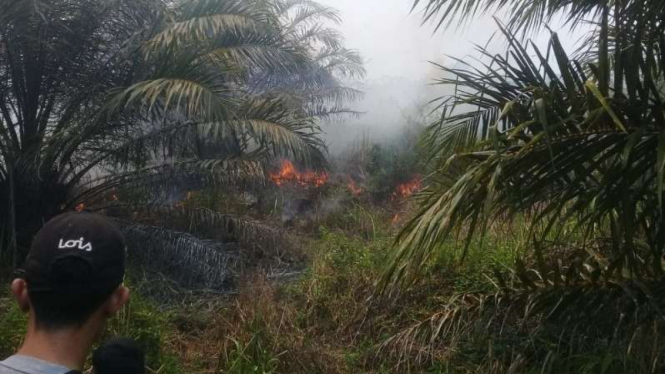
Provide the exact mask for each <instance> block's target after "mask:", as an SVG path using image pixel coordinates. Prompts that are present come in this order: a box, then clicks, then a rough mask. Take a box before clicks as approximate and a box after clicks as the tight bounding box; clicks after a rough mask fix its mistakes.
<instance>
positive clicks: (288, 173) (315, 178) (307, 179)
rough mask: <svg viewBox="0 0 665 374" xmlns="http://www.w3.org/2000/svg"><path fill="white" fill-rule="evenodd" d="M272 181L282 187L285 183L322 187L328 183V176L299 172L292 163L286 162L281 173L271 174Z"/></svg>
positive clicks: (280, 170)
mask: <svg viewBox="0 0 665 374" xmlns="http://www.w3.org/2000/svg"><path fill="white" fill-rule="evenodd" d="M269 177H270V180H272V181H273V182H274V183H275V184H276V185H278V186H281V185H283V184H285V183H289V182H292V183H296V184H299V185H301V186H303V187H304V186H314V187H321V186H323V185H324V184H326V182H328V174H326V173H317V172H314V171H305V172H302V173H301V172H299V171H298V170H297V169H296V167H295V166H293V164H292V163H291V161H288V160H284V161H282V165H281V167H280V169H279V172H277V173H274V174H270V176H269Z"/></svg>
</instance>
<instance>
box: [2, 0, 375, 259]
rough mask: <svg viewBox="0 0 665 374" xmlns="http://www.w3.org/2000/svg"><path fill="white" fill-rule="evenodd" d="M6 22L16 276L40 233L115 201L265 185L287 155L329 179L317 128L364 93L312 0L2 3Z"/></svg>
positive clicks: (8, 220) (7, 205)
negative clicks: (80, 208) (128, 192)
mask: <svg viewBox="0 0 665 374" xmlns="http://www.w3.org/2000/svg"><path fill="white" fill-rule="evenodd" d="M0 14H1V15H2V22H1V23H2V31H0V43H1V45H2V48H1V49H0V51H1V52H0V61H1V62H0V64H1V65H0V66H1V67H0V76H1V77H2V78H1V79H0V81H1V82H2V83H0V84H1V85H2V86H0V89H1V90H2V92H3V96H2V99H1V100H2V102H1V103H0V106H1V107H2V116H1V117H2V120H1V122H0V124H1V126H0V131H1V132H2V140H1V141H0V149H1V150H2V153H1V156H0V190H2V196H3V199H2V202H1V203H0V212H1V213H0V215H1V216H2V217H3V218H2V222H3V225H2V234H1V235H0V238H1V241H2V243H3V246H2V248H3V251H2V255H3V257H5V258H7V259H8V258H9V257H11V258H13V260H14V261H15V263H16V262H20V259H21V257H22V254H21V253H23V252H24V251H25V249H26V245H27V243H28V242H29V240H30V237H31V236H32V235H33V234H34V232H35V230H36V229H37V228H38V227H39V226H40V225H41V223H42V222H43V221H45V220H47V219H48V218H50V217H52V216H53V215H55V214H57V213H58V212H60V211H63V210H68V209H71V208H73V207H74V206H77V205H79V204H84V205H85V206H87V207H91V206H97V207H99V206H100V205H104V204H103V203H104V202H105V201H107V202H108V200H109V197H110V196H111V195H112V194H116V193H117V192H112V191H118V189H144V190H145V189H165V188H168V186H169V185H170V184H171V183H172V182H174V181H177V180H178V179H179V178H190V179H191V178H193V176H195V175H198V179H201V178H204V179H205V180H208V181H211V180H214V181H222V182H225V183H228V182H230V181H231V180H236V181H237V180H240V179H245V178H262V177H263V166H265V165H266V162H269V161H270V160H272V159H273V158H275V157H278V156H284V157H287V156H288V157H292V158H294V159H297V160H300V161H302V162H303V163H308V164H312V165H322V163H323V157H322V155H323V152H324V151H325V149H324V145H323V143H322V142H321V141H320V140H319V139H318V138H317V132H318V130H317V129H318V127H317V126H318V125H317V120H318V119H319V118H322V117H329V116H335V115H343V114H345V113H348V112H350V110H349V109H347V108H346V102H347V101H348V100H349V99H353V98H355V97H357V96H358V95H359V92H358V91H355V90H353V89H350V88H346V87H344V86H343V84H342V83H341V81H340V79H342V78H345V77H360V76H362V75H363V70H362V67H361V66H360V59H359V57H358V56H357V54H355V53H354V52H352V51H348V50H346V49H344V48H343V46H342V45H341V43H340V37H339V35H338V34H336V32H334V30H332V29H328V28H325V27H321V26H320V25H319V23H318V22H319V21H320V20H329V21H333V22H335V21H338V19H337V15H336V14H335V12H334V11H332V10H330V9H328V8H325V7H323V6H320V5H318V4H316V3H313V2H282V1H274V2H267V3H266V2H261V1H249V2H248V1H209V0H208V1H206V0H202V1H183V2H170V3H164V2H161V1H154V0H146V1H143V0H141V1H111V2H108V1H99V2H95V1H81V2H66V1H45V2H43V1H13V0H7V1H3V2H2V3H0ZM153 193H154V191H153ZM134 203H136V202H134ZM7 248H8V249H7Z"/></svg>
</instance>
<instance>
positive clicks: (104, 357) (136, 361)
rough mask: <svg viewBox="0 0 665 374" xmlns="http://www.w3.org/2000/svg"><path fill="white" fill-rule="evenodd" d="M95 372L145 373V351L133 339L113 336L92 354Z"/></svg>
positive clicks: (114, 373)
mask: <svg viewBox="0 0 665 374" xmlns="http://www.w3.org/2000/svg"><path fill="white" fill-rule="evenodd" d="M92 367H93V369H94V372H95V374H119V373H122V374H145V353H144V352H143V349H141V347H140V346H139V345H138V344H136V342H134V341H133V340H132V339H128V338H112V339H109V340H107V341H106V342H104V343H103V344H102V345H101V346H100V347H99V348H97V350H95V352H94V353H93V355H92Z"/></svg>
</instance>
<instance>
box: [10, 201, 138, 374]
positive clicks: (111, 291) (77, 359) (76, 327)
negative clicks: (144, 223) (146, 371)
mask: <svg viewBox="0 0 665 374" xmlns="http://www.w3.org/2000/svg"><path fill="white" fill-rule="evenodd" d="M124 273H125V243H124V239H123V237H122V234H121V233H120V230H119V229H118V228H117V227H116V226H115V225H114V224H113V223H111V222H109V221H108V220H106V219H105V218H104V217H102V216H99V215H96V214H93V213H89V212H80V213H65V214H63V215H60V216H58V217H55V218H54V219H52V220H51V221H49V222H48V223H46V225H45V226H44V227H43V228H42V229H41V230H40V231H39V233H37V236H36V237H35V239H34V241H33V243H32V247H31V249H30V253H29V255H28V258H27V260H26V266H25V277H24V278H22V279H15V280H14V281H13V282H12V285H11V290H12V293H13V294H14V297H15V298H16V301H17V302H18V305H19V307H20V308H21V309H22V310H23V311H24V312H27V313H28V327H27V332H26V336H25V339H24V342H23V345H22V346H21V348H20V349H19V351H18V352H17V354H16V355H14V356H11V357H9V358H8V359H6V360H5V361H1V362H0V374H65V373H76V372H77V371H80V370H82V368H83V364H84V362H85V360H86V357H87V356H88V354H89V353H90V350H91V349H92V345H93V344H94V343H95V341H96V340H97V339H98V338H99V336H100V335H101V334H102V332H103V330H104V327H105V324H106V320H107V319H108V318H109V317H111V316H113V315H114V314H115V313H116V312H117V311H118V310H120V308H121V307H122V306H123V305H124V304H125V303H126V302H127V301H128V299H129V290H128V289H127V288H125V287H124V286H123V284H122V281H123V277H124Z"/></svg>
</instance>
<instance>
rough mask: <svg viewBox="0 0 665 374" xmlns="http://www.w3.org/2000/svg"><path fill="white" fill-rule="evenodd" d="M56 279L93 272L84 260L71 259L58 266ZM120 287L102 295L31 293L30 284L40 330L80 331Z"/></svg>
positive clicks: (49, 291)
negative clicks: (70, 328)
mask: <svg viewBox="0 0 665 374" xmlns="http://www.w3.org/2000/svg"><path fill="white" fill-rule="evenodd" d="M53 270H54V271H55V272H56V274H55V275H54V276H55V277H56V278H61V279H68V278H69V279H71V280H72V281H75V278H77V277H78V276H80V274H83V273H85V272H86V271H90V269H89V267H88V265H87V264H85V263H84V262H83V261H82V260H80V259H78V258H75V257H71V258H66V259H63V261H60V262H59V263H58V266H57V269H53ZM116 288H117V286H116V287H113V288H110V289H109V288H108V287H107V288H106V289H104V290H100V291H99V292H94V293H93V292H77V291H78V290H76V289H66V288H65V289H62V290H47V291H41V290H38V291H31V290H30V283H28V297H29V298H30V304H31V306H32V309H33V311H34V313H35V323H36V325H37V327H38V328H41V329H47V330H57V329H62V328H67V327H79V326H82V325H83V324H84V323H85V322H87V321H88V319H89V318H90V316H92V314H93V313H94V312H95V311H96V310H97V309H99V308H100V307H101V306H102V304H104V302H105V301H106V300H108V298H109V297H110V296H111V294H113V291H115V289H116Z"/></svg>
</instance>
